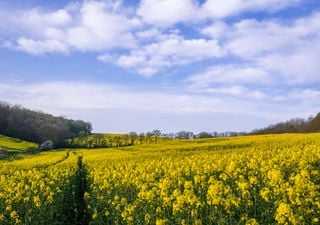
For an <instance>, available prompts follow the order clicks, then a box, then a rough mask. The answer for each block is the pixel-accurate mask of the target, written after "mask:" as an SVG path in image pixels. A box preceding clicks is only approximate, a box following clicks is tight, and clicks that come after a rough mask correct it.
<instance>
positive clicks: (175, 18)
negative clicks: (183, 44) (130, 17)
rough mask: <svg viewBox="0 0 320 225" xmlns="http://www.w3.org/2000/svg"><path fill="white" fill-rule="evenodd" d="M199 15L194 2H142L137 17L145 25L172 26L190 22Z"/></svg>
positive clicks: (146, 0)
mask: <svg viewBox="0 0 320 225" xmlns="http://www.w3.org/2000/svg"><path fill="white" fill-rule="evenodd" d="M195 14H197V8H196V5H195V4H194V1H192V0H161V1H159V0H141V2H140V6H139V8H138V10H137V15H138V16H140V17H141V18H142V20H143V21H144V22H145V23H149V24H153V25H157V26H170V25H174V24H176V23H179V22H190V21H191V20H192V19H195V18H194V15H195Z"/></svg>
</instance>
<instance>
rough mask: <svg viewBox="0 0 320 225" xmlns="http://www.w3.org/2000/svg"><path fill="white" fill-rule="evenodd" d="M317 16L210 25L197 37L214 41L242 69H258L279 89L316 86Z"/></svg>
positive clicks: (318, 54)
mask: <svg viewBox="0 0 320 225" xmlns="http://www.w3.org/2000/svg"><path fill="white" fill-rule="evenodd" d="M319 19H320V13H319V12H318V13H314V14H312V15H310V16H306V17H303V18H300V19H295V20H292V21H286V22H282V21H280V20H262V21H258V20H256V19H245V20H242V21H239V22H236V23H234V24H226V23H223V22H217V23H213V24H212V25H209V26H207V27H204V28H203V29H201V33H203V34H205V35H208V36H210V37H214V38H218V40H219V42H220V43H221V44H222V46H223V47H224V48H225V49H226V50H227V51H228V53H229V54H230V55H233V56H236V57H237V58H238V61H240V62H241V61H242V62H243V65H250V67H256V68H260V69H261V70H264V71H266V72H267V73H269V74H270V75H272V79H273V80H278V81H281V82H283V85H293V84H303V83H305V84H306V83H312V82H319V81H320V80H319V79H320V78H319V73H318V71H319V63H318V62H317V58H319V57H320V51H319V49H320V42H319V37H320V25H319V23H317V21H319Z"/></svg>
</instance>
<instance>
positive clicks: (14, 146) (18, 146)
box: [0, 135, 38, 153]
mask: <svg viewBox="0 0 320 225" xmlns="http://www.w3.org/2000/svg"><path fill="white" fill-rule="evenodd" d="M37 148H38V145H37V144H35V143H31V142H27V141H22V140H19V139H16V138H10V137H7V136H3V135H0V149H3V150H6V151H8V152H9V153H19V152H25V151H32V150H36V149H37Z"/></svg>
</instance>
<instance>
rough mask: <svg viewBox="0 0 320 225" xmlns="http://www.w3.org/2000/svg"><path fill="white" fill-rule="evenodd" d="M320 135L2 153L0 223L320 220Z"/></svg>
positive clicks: (197, 140) (170, 141) (296, 221)
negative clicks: (17, 155)
mask: <svg viewBox="0 0 320 225" xmlns="http://www.w3.org/2000/svg"><path fill="white" fill-rule="evenodd" d="M319 169H320V135H319V134H290V135H289V134H284V135H263V136H247V137H233V138H213V139H196V140H166V141H164V140H163V141H162V140H160V141H159V142H158V143H154V144H142V145H136V146H129V147H119V148H108V149H94V150H92V149H91V150H87V149H75V150H61V151H53V152H44V153H40V154H38V155H34V156H32V155H29V156H24V157H23V158H19V159H17V160H11V161H1V162H0V173H1V175H0V224H91V225H98V224H157V225H161V224H319V217H320V213H319V212H320V203H319V202H320V172H319V171H320V170H319Z"/></svg>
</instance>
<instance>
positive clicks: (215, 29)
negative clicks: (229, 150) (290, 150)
mask: <svg viewBox="0 0 320 225" xmlns="http://www.w3.org/2000/svg"><path fill="white" fill-rule="evenodd" d="M319 58H320V2H319V1H317V0H282V1H278V0H265V1H262V0H224V1H220V0H201V1H200V0H141V1H139V0H137V1H125V0H123V1H121V0H101V1H98V0H95V1H94V0H85V1H67V0H60V1H44V0H17V1H11V0H10V1H9V0H2V1H0V100H2V101H7V102H10V103H13V104H15V103H17V104H21V105H23V106H25V107H28V108H31V109H35V110H41V111H44V112H48V113H52V114H54V115H63V116H66V117H69V118H75V119H83V120H87V121H91V122H92V124H93V127H94V131H97V132H129V131H132V130H136V131H138V132H145V131H148V130H153V129H160V130H161V131H163V132H176V131H179V130H190V131H194V132H200V131H203V130H205V131H250V130H252V129H254V128H260V127H264V126H267V125H268V124H270V123H275V122H279V121H283V120H287V119H290V118H293V117H304V118H307V117H308V116H310V115H314V114H316V113H317V112H319V111H320V103H319V102H320V101H319V100H320V74H319V71H320V64H319V62H318V61H319Z"/></svg>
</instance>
